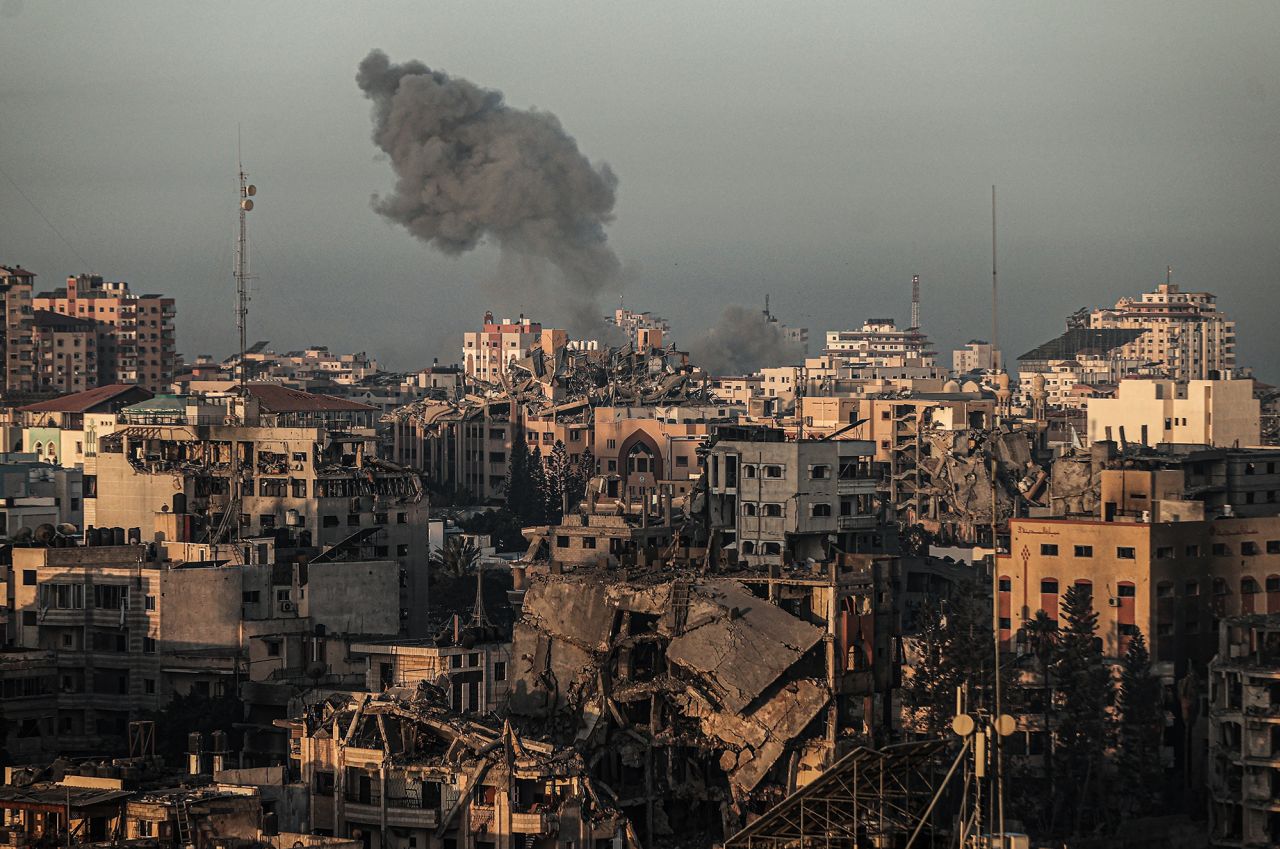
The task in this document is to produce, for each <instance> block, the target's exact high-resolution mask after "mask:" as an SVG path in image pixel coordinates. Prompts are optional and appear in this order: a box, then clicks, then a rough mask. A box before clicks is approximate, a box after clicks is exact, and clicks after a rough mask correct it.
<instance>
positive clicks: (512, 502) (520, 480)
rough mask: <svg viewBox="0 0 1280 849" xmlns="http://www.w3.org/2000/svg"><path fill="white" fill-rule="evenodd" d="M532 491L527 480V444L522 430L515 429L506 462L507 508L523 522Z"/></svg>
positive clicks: (526, 515)
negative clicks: (509, 454)
mask: <svg viewBox="0 0 1280 849" xmlns="http://www.w3.org/2000/svg"><path fill="white" fill-rule="evenodd" d="M533 497H534V493H533V488H532V482H531V481H530V480H529V444H528V443H527V442H525V439H524V432H523V431H517V432H516V435H515V438H514V439H512V440H511V456H510V458H509V462H508V464H507V509H508V510H510V511H511V512H512V513H513V514H515V516H516V517H517V518H518V519H519V520H520V521H521V522H524V521H525V520H526V519H527V518H528V515H529V510H530V507H531V506H532V501H533Z"/></svg>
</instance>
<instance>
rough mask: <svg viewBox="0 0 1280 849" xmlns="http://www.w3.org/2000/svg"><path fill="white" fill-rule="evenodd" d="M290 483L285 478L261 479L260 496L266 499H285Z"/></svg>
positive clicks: (259, 482) (259, 483) (259, 481)
mask: <svg viewBox="0 0 1280 849" xmlns="http://www.w3.org/2000/svg"><path fill="white" fill-rule="evenodd" d="M287 486H288V481H286V480H285V479H284V478H260V479H259V480H258V494H259V495H261V496H262V497H264V498H284V496H285V489H286V487H287Z"/></svg>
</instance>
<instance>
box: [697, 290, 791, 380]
mask: <svg viewBox="0 0 1280 849" xmlns="http://www.w3.org/2000/svg"><path fill="white" fill-rule="evenodd" d="M690 348H691V350H690V352H689V356H690V358H691V359H692V360H693V362H694V363H695V364H697V365H699V366H702V367H703V368H704V369H706V370H707V371H709V372H710V373H712V374H714V375H740V374H751V373H753V372H756V371H758V370H760V369H761V368H767V367H770V366H783V365H799V364H800V363H801V361H802V360H803V359H804V351H803V349H802V348H801V346H800V345H798V344H796V343H794V342H791V341H789V340H788V339H787V337H786V335H785V334H783V332H782V327H781V326H780V325H779V324H778V323H777V322H773V321H769V320H768V319H766V318H765V316H764V313H762V312H760V311H759V310H751V309H747V308H746V307H740V306H730V307H726V308H725V311H724V312H723V313H721V314H720V320H719V321H717V322H716V323H715V325H714V326H713V327H712V328H711V329H710V330H709V331H708V332H707V333H706V335H704V336H703V337H702V338H701V339H700V340H699V341H698V342H696V343H694V344H693V345H691V346H690Z"/></svg>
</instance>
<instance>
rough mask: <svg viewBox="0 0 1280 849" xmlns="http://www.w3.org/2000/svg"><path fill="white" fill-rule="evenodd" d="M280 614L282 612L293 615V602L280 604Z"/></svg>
mask: <svg viewBox="0 0 1280 849" xmlns="http://www.w3.org/2000/svg"><path fill="white" fill-rule="evenodd" d="M280 612H281V613H292V612H293V602H291V601H282V602H280Z"/></svg>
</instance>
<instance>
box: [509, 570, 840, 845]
mask: <svg viewBox="0 0 1280 849" xmlns="http://www.w3.org/2000/svg"><path fill="white" fill-rule="evenodd" d="M824 636H825V631H824V629H822V628H820V627H818V626H817V625H815V624H812V623H810V622H807V621H805V620H803V619H801V618H799V617H797V616H794V615H792V614H791V613H789V612H787V611H786V610H784V609H783V608H781V607H779V606H778V605H776V604H772V603H770V602H769V601H768V600H767V599H765V598H761V597H759V596H758V595H755V594H753V593H752V592H751V590H750V589H749V587H748V585H747V584H745V583H743V582H741V581H739V580H737V579H735V578H715V579H702V580H696V581H695V580H690V579H684V578H675V579H668V580H666V581H663V582H661V583H645V582H643V581H617V580H615V581H611V582H608V583H605V582H602V581H601V580H600V578H599V576H596V575H592V574H577V575H573V576H566V575H546V576H540V577H536V578H535V579H534V580H533V583H532V585H531V586H530V587H529V589H528V590H527V592H526V593H525V596H524V601H523V616H522V618H521V619H520V620H519V621H518V622H517V624H516V626H515V634H514V638H513V650H512V658H513V666H514V671H513V681H512V688H511V692H510V697H509V704H508V708H509V713H510V715H511V718H512V721H513V722H516V723H518V724H520V725H521V727H525V728H528V729H530V730H531V731H536V732H537V733H539V734H541V735H543V736H545V737H547V738H548V739H552V740H555V741H557V742H559V743H561V744H564V745H573V746H575V747H576V748H578V749H579V750H581V751H583V752H584V753H585V757H586V758H587V763H588V764H589V765H590V766H591V771H592V774H593V775H594V776H596V777H597V778H598V779H599V780H601V781H602V782H604V783H605V785H606V786H609V787H611V788H612V789H613V790H614V791H615V792H616V793H617V794H618V796H619V797H621V798H623V799H625V800H629V803H628V804H624V807H626V808H632V809H642V810H643V811H644V818H645V819H646V820H648V819H652V820H653V821H654V823H655V824H654V826H653V831H652V832H651V833H652V834H653V835H654V837H662V836H670V834H672V833H683V832H684V831H685V830H687V829H690V828H704V829H705V828H708V827H710V828H712V829H713V830H715V831H720V830H721V829H723V830H722V831H721V833H723V834H729V833H732V832H733V830H734V829H735V828H736V827H737V826H738V825H740V824H741V821H742V820H741V818H742V817H743V815H744V814H746V813H747V812H749V811H757V810H759V809H760V807H759V806H760V805H762V804H765V803H767V802H770V801H776V799H777V798H779V797H780V796H781V795H782V794H783V793H784V791H785V788H787V787H789V786H793V785H794V780H793V779H794V773H795V771H796V770H797V769H798V768H799V763H800V761H802V760H804V761H807V762H818V761H820V760H821V759H822V758H823V757H824V756H825V754H826V753H827V752H828V749H829V747H830V743H831V742H832V741H831V738H830V736H829V735H831V734H832V733H834V731H833V729H831V728H830V727H828V723H826V722H824V721H821V720H819V719H818V718H819V716H820V715H822V712H823V709H824V708H827V707H829V706H830V705H831V703H832V689H831V687H832V685H831V683H830V678H829V668H828V658H827V646H828V644H827V642H826V641H825V640H824ZM708 809H710V810H717V811H718V815H719V817H720V819H721V821H720V822H719V823H713V822H707V821H706V817H707V816H708V815H707V810H708ZM663 823H667V824H668V826H669V828H663V827H662V824H663Z"/></svg>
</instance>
